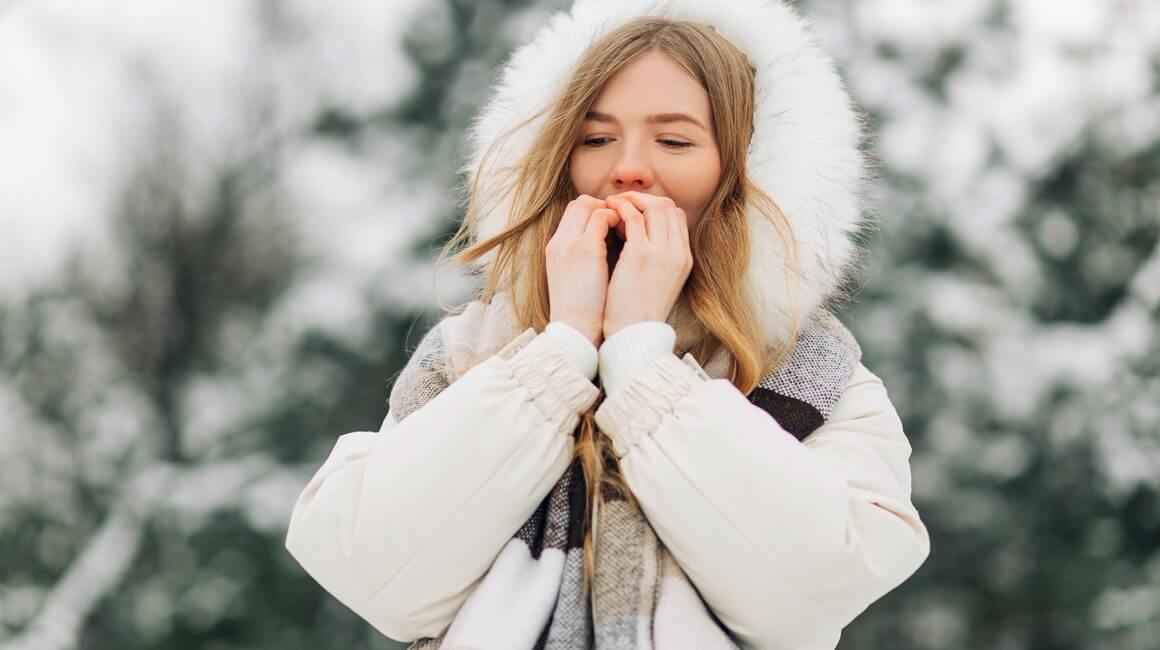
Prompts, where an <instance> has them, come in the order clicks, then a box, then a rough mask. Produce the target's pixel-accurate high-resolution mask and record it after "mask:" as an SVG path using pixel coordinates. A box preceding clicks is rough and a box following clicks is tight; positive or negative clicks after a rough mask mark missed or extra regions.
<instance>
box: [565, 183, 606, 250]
mask: <svg viewBox="0 0 1160 650" xmlns="http://www.w3.org/2000/svg"><path fill="white" fill-rule="evenodd" d="M603 207H605V204H604V201H602V200H600V199H598V198H596V197H594V196H589V195H587V194H581V195H580V196H578V197H576V198H575V199H573V200H572V201H571V202H569V203H568V207H566V208H564V215H563V216H562V217H560V224H559V225H558V226H556V232H557V233H560V234H561V235H562V236H563V237H566V238H568V239H576V238H577V237H580V236H581V235H582V234H583V233H584V230H585V229H586V228H587V226H588V222H589V220H590V218H591V216H592V212H593V211H595V210H598V209H600V208H603Z"/></svg>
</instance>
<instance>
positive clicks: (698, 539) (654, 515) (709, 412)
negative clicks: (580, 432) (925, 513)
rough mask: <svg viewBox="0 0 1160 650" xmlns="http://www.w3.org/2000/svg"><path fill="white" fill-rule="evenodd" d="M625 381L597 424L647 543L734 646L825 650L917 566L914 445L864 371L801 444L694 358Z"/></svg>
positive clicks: (643, 370)
mask: <svg viewBox="0 0 1160 650" xmlns="http://www.w3.org/2000/svg"><path fill="white" fill-rule="evenodd" d="M610 340H611V339H610ZM669 350H671V348H669ZM606 363H609V362H608V361H606V357H605V350H604V349H603V348H602V349H601V357H600V365H601V372H602V373H603V372H604V366H605V364H606ZM630 365H631V364H630ZM631 374H632V377H631V380H629V381H628V382H627V383H626V384H624V385H623V386H622V387H620V388H619V389H618V390H617V391H616V392H615V393H614V394H611V395H610V396H609V397H608V398H607V399H606V400H605V402H604V403H603V404H602V405H601V407H600V409H598V411H597V414H596V419H597V423H598V424H599V426H600V427H601V428H602V429H603V430H604V431H605V432H607V433H608V434H609V436H610V437H611V438H612V440H613V445H614V447H615V448H616V451H617V455H618V456H619V457H620V464H621V468H622V471H623V474H624V477H625V479H626V481H627V483H628V485H629V487H630V489H631V490H632V491H633V493H634V495H635V496H636V497H637V500H638V501H639V503H640V504H641V509H642V511H643V512H644V514H645V516H646V517H647V518H648V519H649V521H650V523H651V524H652V526H653V528H654V529H655V530H656V532H657V536H658V537H659V538H660V539H661V541H663V542H664V544H665V546H666V547H667V548H668V549H669V551H670V552H671V553H672V555H673V557H674V558H675V559H676V560H677V562H678V564H680V565H681V567H682V568H683V569H684V571H685V573H686V574H687V575H688V576H689V579H690V580H691V581H692V582H693V584H694V585H695V586H696V587H697V589H698V591H699V592H700V593H701V596H702V597H703V598H704V599H705V602H706V604H708V606H709V607H710V608H711V609H712V610H713V611H714V613H715V614H716V615H717V616H718V618H719V619H720V620H721V621H722V622H723V623H724V624H725V626H726V627H727V628H729V630H730V631H731V632H732V633H733V634H734V636H735V637H736V638H737V639H738V640H739V641H740V642H741V644H742V646H743V647H747V648H778V649H790V648H793V649H811V650H813V649H817V648H833V647H835V646H836V645H837V643H838V639H839V637H840V633H841V630H842V628H843V627H845V626H846V625H847V624H848V623H849V622H850V621H852V620H853V619H854V618H855V617H856V616H857V615H858V614H859V613H861V612H862V611H863V610H865V609H866V608H867V607H868V606H869V605H870V604H871V603H873V602H874V601H875V600H877V599H878V598H880V597H882V596H883V595H884V594H886V593H887V592H889V591H890V590H892V589H894V588H895V587H896V586H898V585H899V584H901V583H902V582H903V581H904V580H905V579H906V578H907V577H909V576H910V575H911V574H913V573H914V571H916V570H917V568H918V567H919V566H920V565H921V564H922V563H923V561H924V560H925V559H926V557H927V555H928V554H929V549H930V540H929V537H928V533H927V530H926V527H925V526H924V525H923V523H922V521H921V520H920V519H919V516H918V513H917V511H916V510H915V508H914V506H913V505H912V504H911V494H910V467H909V457H910V452H911V448H910V444H909V442H908V441H907V438H906V436H905V435H904V433H903V430H902V424H901V420H900V419H899V417H898V414H897V412H896V411H895V409H894V407H893V405H892V404H891V402H890V399H889V398H888V396H887V393H886V389H885V388H884V386H883V384H882V381H881V380H880V379H879V378H878V377H877V376H875V375H874V374H873V373H871V372H870V371H869V370H868V369H866V368H865V366H862V365H861V364H859V366H858V368H857V369H856V371H855V372H854V374H853V376H852V377H851V379H850V380H849V381H848V383H847V385H846V386H845V389H844V392H843V393H842V396H841V398H840V399H839V400H838V402H837V403H836V404H835V406H834V409H833V410H832V412H831V414H830V417H829V418H828V419H827V420H826V422H825V424H823V425H822V426H821V427H819V428H818V429H817V430H816V431H814V433H812V434H811V435H810V436H809V437H807V438H806V439H805V442H804V443H802V442H799V441H798V440H797V438H795V437H794V436H793V435H791V434H789V433H788V432H786V431H785V430H784V429H783V428H782V427H781V426H780V425H779V424H778V423H777V422H776V420H774V419H773V418H772V417H770V416H769V414H767V413H766V412H765V411H763V410H761V409H760V408H758V407H757V406H755V405H753V404H752V403H750V402H749V400H748V399H747V398H746V397H745V396H744V395H742V394H741V392H740V391H738V390H737V388H736V387H735V386H733V385H732V384H731V383H730V382H728V381H726V380H723V379H710V378H709V377H708V376H707V375H706V374H705V373H704V371H703V370H702V369H701V368H700V366H699V365H698V364H697V362H696V361H695V360H694V359H693V357H692V356H691V355H685V357H684V359H678V358H677V357H676V356H675V355H674V354H672V353H671V351H669V352H666V353H664V354H662V355H660V356H658V357H657V358H655V359H653V360H652V361H650V362H649V363H647V364H646V365H643V366H638V367H637V368H636V369H635V370H634V371H633V372H632V373H631Z"/></svg>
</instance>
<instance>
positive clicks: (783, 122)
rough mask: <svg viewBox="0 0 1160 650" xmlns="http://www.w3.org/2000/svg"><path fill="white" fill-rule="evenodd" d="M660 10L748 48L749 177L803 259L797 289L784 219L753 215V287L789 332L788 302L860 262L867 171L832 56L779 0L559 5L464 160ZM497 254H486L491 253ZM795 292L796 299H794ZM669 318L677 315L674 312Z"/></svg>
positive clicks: (475, 129) (804, 298) (484, 221)
mask: <svg viewBox="0 0 1160 650" xmlns="http://www.w3.org/2000/svg"><path fill="white" fill-rule="evenodd" d="M645 15H654V16H664V17H669V18H676V19H683V20H692V21H698V22H702V23H708V24H711V25H713V26H714V27H715V28H716V29H717V31H718V32H719V33H721V34H722V35H723V36H725V37H726V38H728V39H729V40H730V41H731V42H733V43H734V44H735V45H736V46H737V47H739V48H740V49H741V50H742V51H743V52H745V54H746V55H747V56H748V57H749V60H750V62H751V63H752V64H753V66H754V67H755V69H756V78H755V80H756V88H755V90H756V97H755V99H756V102H755V108H754V110H755V114H754V134H753V139H752V142H751V143H750V146H749V157H748V170H749V174H750V177H751V178H752V179H753V180H754V182H756V183H757V184H758V185H759V186H760V187H761V188H762V189H763V190H764V191H765V192H766V193H768V194H769V195H770V196H771V197H772V198H773V199H774V201H776V202H777V204H778V206H780V208H781V209H782V211H783V212H784V213H785V215H786V217H787V218H788V220H789V223H790V226H791V227H792V229H793V233H794V235H795V239H796V243H797V248H798V255H799V258H800V264H801V272H802V277H801V287H800V290H796V291H795V290H792V289H791V286H792V284H794V283H793V282H787V278H786V274H785V271H784V270H783V264H784V262H783V259H782V250H783V247H782V244H781V240H780V237H779V235H778V233H777V231H776V230H775V229H774V228H773V226H772V225H771V224H769V223H768V221H766V220H765V219H764V218H763V217H761V216H760V215H758V214H756V213H751V214H750V215H749V227H750V240H751V244H752V255H751V261H750V266H749V271H748V274H747V280H746V281H747V286H746V292H747V295H748V296H749V300H750V304H751V305H752V307H753V309H754V312H755V313H756V314H757V315H758V316H759V318H761V320H762V326H763V328H764V333H765V337H766V342H767V344H768V345H770V346H774V345H780V344H782V343H784V342H785V341H786V338H787V335H788V333H789V329H790V320H789V314H790V312H791V307H792V311H793V312H796V313H797V314H798V315H799V316H801V317H806V316H808V315H810V314H812V313H813V312H814V311H815V309H817V308H818V307H819V306H822V305H823V304H824V303H826V302H827V301H828V300H830V299H832V298H833V297H834V296H835V295H836V293H837V292H838V290H839V289H840V287H841V286H842V285H843V284H844V283H845V282H846V281H847V280H848V279H849V277H848V276H850V275H851V273H852V272H853V271H854V270H855V269H856V268H857V267H858V266H859V264H858V262H859V260H860V258H861V255H860V250H859V248H858V247H857V245H856V233H857V232H858V230H859V229H860V227H861V225H862V222H863V220H864V219H866V218H867V217H866V214H865V211H864V205H863V188H864V186H865V182H866V180H867V177H868V173H867V167H866V162H865V158H864V156H863V154H862V151H861V149H860V144H861V140H862V136H863V132H862V123H861V120H860V119H859V117H858V114H857V112H856V110H855V108H854V107H853V105H852V103H851V100H850V97H849V95H848V94H847V92H846V90H845V88H844V86H843V84H842V81H841V79H840V78H839V76H838V73H837V71H836V69H835V65H834V62H833V60H832V58H831V57H830V56H829V55H828V54H827V53H825V52H824V51H823V50H822V49H821V47H820V46H819V44H818V42H817V40H816V38H815V37H814V36H813V35H812V34H811V32H810V28H809V26H808V24H807V23H806V22H805V21H804V20H803V19H802V18H801V17H800V16H799V15H798V14H797V13H795V11H794V10H793V9H791V8H790V7H788V6H786V5H785V4H783V3H782V2H780V1H778V0H766V1H762V0H708V1H706V0H670V1H667V2H666V1H657V0H577V2H576V3H575V4H574V5H573V7H572V9H571V10H570V11H568V12H562V13H559V14H557V15H555V16H553V17H552V18H551V19H550V20H549V21H548V22H547V23H546V24H545V26H544V27H542V28H541V29H540V30H539V32H538V33H537V34H536V35H535V36H534V38H533V40H532V41H531V42H529V43H528V44H526V45H524V46H522V47H520V48H519V49H518V50H517V51H516V52H515V53H514V54H513V55H512V57H511V58H510V59H509V60H508V62H507V63H506V65H505V66H504V69H503V71H502V77H501V78H500V81H499V83H498V84H497V87H496V89H495V91H494V92H493V95H492V97H491V98H490V100H489V101H488V102H487V104H486V105H485V106H484V108H483V110H482V112H481V114H480V115H479V116H478V117H477V118H476V120H475V121H474V122H473V124H472V126H471V128H470V130H469V132H468V141H467V146H468V153H469V156H468V160H467V162H466V165H467V167H466V168H465V169H464V170H463V171H464V172H465V173H466V174H468V175H469V176H470V177H471V180H475V175H476V172H477V168H478V166H479V164H480V162H481V159H482V157H483V155H484V153H485V152H486V151H487V150H488V148H489V147H491V146H492V145H493V144H494V143H495V142H496V140H497V139H498V138H499V137H500V135H501V134H502V133H503V132H505V131H507V130H508V129H510V128H512V127H513V126H515V125H516V124H518V123H520V122H522V121H524V120H526V119H528V118H529V117H530V116H532V115H533V114H535V113H536V112H537V111H539V110H540V109H542V108H544V107H545V106H547V105H548V103H549V102H550V101H551V100H552V98H553V97H554V96H555V94H556V93H557V92H558V91H559V90H560V86H561V85H562V84H563V83H564V81H565V80H566V79H567V78H568V75H569V72H570V71H571V69H572V67H573V66H574V65H575V63H576V62H577V61H578V60H579V57H580V55H581V53H582V52H583V51H584V49H585V48H586V47H587V46H588V45H589V44H590V43H592V42H594V41H595V40H597V39H598V38H600V37H601V36H603V35H604V34H605V33H607V32H609V31H611V30H613V29H615V28H617V27H619V26H620V25H622V24H624V23H626V22H628V21H630V20H632V19H634V18H637V17H639V16H645ZM542 124H543V119H542V116H541V118H538V119H537V120H536V121H533V122H531V123H530V124H529V127H528V128H525V129H522V130H520V131H518V132H517V133H515V134H513V135H512V136H511V137H510V138H509V139H508V140H507V141H506V143H505V144H504V145H503V146H502V147H500V148H499V149H497V150H496V152H495V153H494V154H493V155H494V159H493V160H492V161H491V162H492V163H493V164H494V165H495V166H494V167H493V166H491V165H489V168H488V170H485V171H483V172H482V174H483V177H482V178H480V179H479V180H480V182H481V185H482V186H483V187H485V188H486V187H488V186H489V184H490V183H491V182H495V181H496V180H497V179H498V177H494V176H493V172H492V171H491V170H493V169H502V168H504V167H506V166H509V165H511V164H513V163H514V162H515V161H517V160H519V159H520V157H522V156H523V155H525V153H526V152H527V150H528V147H529V146H530V144H531V141H532V139H533V137H534V134H535V132H536V131H537V130H538V129H539V128H540V127H541V126H542ZM509 211H510V203H508V202H507V201H503V202H499V203H497V204H495V205H494V206H493V207H492V208H491V209H490V210H487V211H485V212H484V213H482V214H481V215H480V217H481V218H480V221H479V223H478V227H477V229H476V231H475V232H474V233H473V237H474V240H475V241H479V240H482V239H486V238H487V237H489V236H491V235H494V234H496V233H498V232H500V231H501V230H502V229H503V227H504V226H505V225H506V222H507V217H508V213H509ZM490 259H491V256H488V257H485V258H484V263H485V264H489V263H490ZM791 302H792V303H793V304H791ZM670 320H671V319H670Z"/></svg>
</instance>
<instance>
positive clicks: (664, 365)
mask: <svg viewBox="0 0 1160 650" xmlns="http://www.w3.org/2000/svg"><path fill="white" fill-rule="evenodd" d="M709 380H710V379H709V376H708V375H706V374H705V371H704V370H702V369H701V367H700V365H699V364H697V361H696V360H695V359H694V358H693V356H692V355H691V354H686V355H685V356H684V357H683V358H681V359H678V358H677V357H676V355H674V354H671V353H670V354H668V355H665V356H663V357H661V358H659V359H656V360H655V361H653V362H652V363H650V364H649V365H648V366H647V367H645V368H643V369H641V370H640V371H639V372H637V373H636V374H634V375H633V377H632V379H631V380H630V381H629V382H628V383H627V384H625V385H624V386H623V387H622V388H621V389H620V390H619V391H617V392H616V394H614V395H610V396H608V397H606V398H605V400H604V402H603V403H602V404H601V405H600V408H598V409H597V410H596V424H597V425H598V426H599V427H600V429H601V430H602V431H604V432H605V433H607V434H608V437H609V438H611V439H612V444H613V447H614V448H615V450H616V456H617V458H623V457H624V455H625V454H627V453H629V452H630V451H632V449H633V448H634V447H636V445H637V444H638V443H639V441H640V439H641V437H642V436H646V435H651V434H652V432H653V431H656V430H657V428H659V427H660V425H661V421H662V420H663V419H664V417H665V416H666V415H669V414H671V413H673V412H674V411H675V410H676V408H677V405H678V404H679V403H680V402H681V400H683V399H684V398H685V396H687V395H688V394H689V393H690V392H691V391H692V390H693V389H694V388H696V387H697V386H698V385H699V384H702V383H704V382H706V381H709Z"/></svg>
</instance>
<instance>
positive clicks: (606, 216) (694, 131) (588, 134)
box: [549, 51, 721, 344]
mask: <svg viewBox="0 0 1160 650" xmlns="http://www.w3.org/2000/svg"><path fill="white" fill-rule="evenodd" d="M674 114H680V115H684V116H687V119H686V118H675V117H673V115H674ZM665 115H668V116H669V117H667V118H666V117H658V116H665ZM586 117H587V119H585V121H584V128H583V130H582V132H581V137H580V138H579V140H578V141H577V143H576V145H575V147H574V148H573V151H572V154H571V157H570V175H571V180H572V184H573V186H574V187H575V189H576V190H577V193H578V194H579V195H580V196H579V198H578V199H577V201H580V200H583V205H585V206H587V209H586V212H587V218H588V219H589V220H594V221H598V222H599V221H603V224H602V225H601V224H599V223H598V224H596V225H595V227H594V228H593V229H592V230H590V231H586V232H588V234H589V236H590V237H593V238H594V237H596V236H598V235H600V234H601V231H603V233H604V235H605V236H607V235H609V234H610V233H615V235H613V236H612V237H607V239H608V242H609V244H610V246H599V245H597V244H595V243H594V242H589V245H588V247H587V248H588V249H592V250H589V251H588V252H591V253H594V254H597V253H603V255H604V259H603V260H602V262H603V264H604V265H605V268H606V270H607V269H608V268H610V267H611V268H612V269H613V270H612V271H611V277H610V278H609V280H608V281H607V291H606V292H605V293H604V295H603V296H600V295H599V294H600V292H599V291H598V290H595V289H592V287H594V286H596V285H598V284H600V281H601V279H602V275H601V273H600V271H599V270H598V269H597V268H596V264H594V263H590V264H589V265H588V266H587V267H585V269H584V272H586V273H587V278H586V280H587V286H588V288H589V290H588V292H586V293H585V292H581V294H580V295H582V296H584V297H585V298H586V300H585V299H581V300H577V301H575V302H577V303H579V302H586V303H587V304H586V306H583V307H581V306H579V305H577V306H576V307H575V308H574V309H570V310H568V311H569V312H571V313H572V314H573V315H572V316H570V317H569V318H571V319H572V320H575V321H576V322H580V323H582V326H578V327H577V329H580V331H581V332H582V333H584V334H586V335H587V336H588V337H589V339H590V340H592V341H593V342H594V343H596V344H599V341H600V339H601V338H607V337H610V336H612V335H613V334H615V333H616V332H618V331H620V330H621V329H623V328H625V327H627V326H629V325H632V324H634V323H638V322H642V321H664V320H665V319H666V318H667V317H668V314H669V312H670V311H671V310H672V308H673V305H674V304H675V303H676V300H677V299H678V298H679V296H680V293H681V289H682V288H683V287H684V283H685V281H686V280H687V279H688V276H689V272H690V271H691V270H692V266H693V261H692V254H691V253H690V250H689V227H690V225H692V224H694V223H696V220H697V219H698V218H699V217H700V215H701V211H702V209H703V208H704V206H705V204H706V203H708V201H709V199H710V198H711V197H712V196H713V193H714V192H715V191H716V189H717V184H718V183H719V181H720V176H721V165H720V154H719V151H718V148H717V141H716V137H715V134H714V133H713V131H712V122H711V119H710V118H711V113H710V107H709V95H708V93H707V92H706V91H705V89H704V87H702V86H701V85H700V83H698V82H697V80H696V79H694V78H693V77H692V76H691V75H689V73H688V72H686V71H685V70H684V68H682V67H681V66H680V65H679V64H678V63H677V62H676V61H674V60H673V59H672V58H670V57H669V56H668V55H666V54H663V53H660V52H655V51H654V52H647V53H645V54H642V55H641V56H639V57H638V58H636V59H635V60H633V61H632V62H630V63H628V64H627V65H625V66H624V68H622V69H621V70H620V71H619V72H618V73H617V74H616V75H614V76H613V77H612V78H611V79H609V81H608V83H607V84H605V87H604V88H603V89H602V90H601V92H600V94H599V95H598V96H597V98H596V101H595V102H594V104H593V106H592V110H591V111H590V112H589V114H588V115H587V116H586ZM574 203H575V202H574ZM570 207H571V206H570ZM577 211H579V208H577ZM575 221H576V222H579V221H580V218H579V217H577V218H576V220H575ZM586 223H587V222H586ZM562 229H563V220H562V222H561V230H562ZM569 232H571V233H572V234H573V236H575V233H577V232H579V227H578V226H575V225H573V226H572V227H571V230H569ZM621 241H623V244H621V243H620V242H621ZM610 248H611V250H612V255H609V249H610ZM617 249H619V250H617ZM550 266H551V265H550ZM559 266H564V265H563V264H560V265H559ZM568 266H570V268H571V270H572V272H581V271H580V269H579V267H580V266H582V265H580V264H570V265H568ZM551 280H552V278H551V269H550V268H549V293H550V295H553V296H555V295H557V294H553V293H551V285H552V282H551ZM575 281H576V282H578V283H583V282H585V279H581V278H576V279H575ZM564 283H565V281H564V280H563V279H558V282H557V284H558V285H562V284H564ZM561 290H562V291H563V288H561ZM561 295H562V294H561ZM601 299H603V310H602V313H599V312H601V310H598V309H597V308H596V307H595V305H596V303H597V302H599V301H600V300H601ZM561 313H565V312H563V311H562V312H561ZM555 314H556V309H555V304H553V318H552V319H553V320H556V318H555ZM561 320H565V319H564V318H561ZM597 321H599V322H600V323H601V325H600V328H599V332H597V331H596V328H595V326H594V325H593V323H594V322H597ZM569 322H571V321H569Z"/></svg>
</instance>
